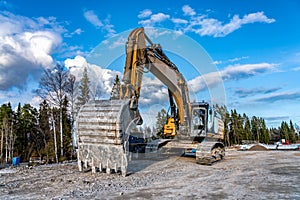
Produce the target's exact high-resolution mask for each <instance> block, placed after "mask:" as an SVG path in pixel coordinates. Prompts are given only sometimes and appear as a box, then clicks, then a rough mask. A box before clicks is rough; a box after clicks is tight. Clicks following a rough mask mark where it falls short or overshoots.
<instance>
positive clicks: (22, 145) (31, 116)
mask: <svg viewBox="0 0 300 200" xmlns="http://www.w3.org/2000/svg"><path fill="white" fill-rule="evenodd" d="M36 95H38V96H39V97H41V103H40V105H39V108H35V107H33V106H32V105H30V104H24V105H21V104H20V103H19V105H18V107H17V109H13V108H12V106H11V104H10V103H7V104H3V105H2V106H1V107H0V131H1V132H0V163H4V162H5V163H10V162H11V161H12V158H13V157H20V158H21V161H22V162H26V161H29V160H30V158H35V159H37V158H38V159H43V160H45V161H46V162H47V163H50V162H59V161H63V160H66V159H67V160H69V159H72V156H73V155H74V154H73V150H74V145H73V143H72V141H73V140H72V133H73V132H74V131H72V130H73V128H74V121H75V120H74V119H75V116H76V112H77V111H78V110H79V108H80V106H81V105H83V104H85V103H86V102H87V101H88V100H89V99H90V91H89V79H88V74H87V69H86V68H85V69H84V72H83V75H82V78H81V80H80V81H78V82H76V80H75V77H74V76H73V75H71V74H70V71H69V70H68V69H67V68H66V67H64V66H61V65H56V66H55V67H54V69H47V70H45V71H44V73H43V76H42V77H41V79H40V83H39V88H38V89H37V90H36Z"/></svg>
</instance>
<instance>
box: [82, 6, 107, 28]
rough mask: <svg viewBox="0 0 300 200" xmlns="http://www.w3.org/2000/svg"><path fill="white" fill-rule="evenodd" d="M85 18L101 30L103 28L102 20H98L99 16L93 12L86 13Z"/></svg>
mask: <svg viewBox="0 0 300 200" xmlns="http://www.w3.org/2000/svg"><path fill="white" fill-rule="evenodd" d="M83 15H84V17H85V19H86V20H87V21H88V22H90V23H91V24H93V25H94V26H96V27H97V28H100V27H102V26H103V23H102V22H101V20H100V19H99V18H98V16H97V15H96V14H95V13H94V11H93V10H88V11H85V12H84V14H83Z"/></svg>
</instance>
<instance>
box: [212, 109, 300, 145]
mask: <svg viewBox="0 0 300 200" xmlns="http://www.w3.org/2000/svg"><path fill="white" fill-rule="evenodd" d="M215 109H216V111H217V112H218V113H219V114H220V115H221V118H222V120H223V122H224V127H225V130H224V137H225V138H224V143H225V145H226V146H231V145H235V144H242V143H243V142H260V143H264V144H270V143H274V142H278V141H279V140H281V139H285V140H286V141H288V142H289V143H295V142H296V141H297V140H299V132H297V131H296V129H295V127H294V124H293V122H292V120H290V121H289V122H286V121H282V122H281V124H280V126H279V127H278V128H270V129H268V128H267V126H266V123H265V120H264V119H263V118H262V117H258V116H252V117H251V118H250V117H248V116H247V115H246V114H245V113H243V114H239V113H238V112H237V111H236V110H235V109H233V110H230V111H228V110H227V108H226V106H218V105H216V106H215Z"/></svg>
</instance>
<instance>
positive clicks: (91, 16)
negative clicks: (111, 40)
mask: <svg viewBox="0 0 300 200" xmlns="http://www.w3.org/2000/svg"><path fill="white" fill-rule="evenodd" d="M83 15H84V17H85V19H86V20H87V21H88V22H90V23H91V24H93V25H94V26H95V27H96V28H101V29H102V30H104V31H105V32H107V34H106V37H112V36H115V34H116V31H115V30H114V25H112V24H111V23H110V16H108V17H107V18H106V19H104V20H103V22H102V21H101V20H100V19H99V17H98V16H97V15H96V14H95V13H94V11H93V10H88V11H85V12H84V13H83Z"/></svg>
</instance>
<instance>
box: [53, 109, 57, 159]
mask: <svg viewBox="0 0 300 200" xmlns="http://www.w3.org/2000/svg"><path fill="white" fill-rule="evenodd" d="M52 120H53V121H52V123H53V137H54V151H55V161H56V162H57V163H58V158H57V142H56V128H55V126H56V125H55V119H54V116H53V113H52Z"/></svg>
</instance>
